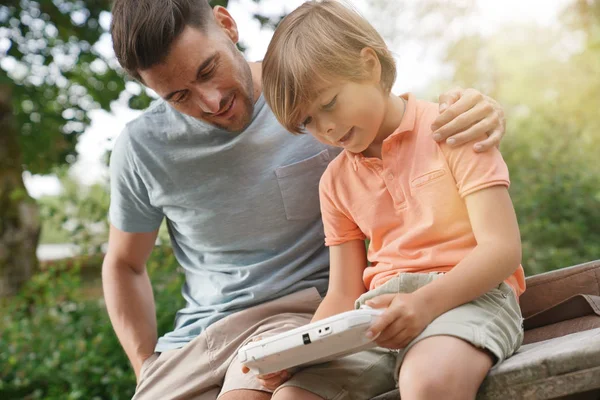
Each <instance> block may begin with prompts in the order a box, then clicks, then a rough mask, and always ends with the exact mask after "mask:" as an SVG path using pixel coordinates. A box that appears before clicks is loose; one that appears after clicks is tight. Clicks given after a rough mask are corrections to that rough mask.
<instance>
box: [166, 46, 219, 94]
mask: <svg viewBox="0 0 600 400" xmlns="http://www.w3.org/2000/svg"><path fill="white" fill-rule="evenodd" d="M217 56H218V53H214V54H212V55H211V56H209V57H208V58H207V59H206V60H204V62H203V63H202V64H200V66H199V67H198V69H197V70H196V79H199V77H200V75H201V74H202V71H203V70H204V69H205V68H206V67H207V66H208V65H209V64H210V63H211V62H213V60H214V59H215V58H217ZM180 92H183V90H176V91H174V92H171V93H169V94H168V95H166V96H165V97H164V99H165V100H166V101H169V100H171V99H172V98H173V96H175V95H176V94H177V93H180Z"/></svg>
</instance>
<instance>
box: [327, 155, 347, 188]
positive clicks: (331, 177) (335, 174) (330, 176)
mask: <svg viewBox="0 0 600 400" xmlns="http://www.w3.org/2000/svg"><path fill="white" fill-rule="evenodd" d="M353 165H354V161H353V159H352V156H351V155H350V154H348V152H347V151H345V150H343V151H342V152H340V154H338V155H337V156H336V157H335V158H334V159H333V160H332V161H331V162H330V163H329V165H328V166H327V168H326V169H325V172H324V173H323V175H322V176H321V181H320V187H321V188H324V187H332V186H333V185H334V184H335V183H337V184H343V182H344V176H345V175H346V174H349V173H351V171H352V168H353Z"/></svg>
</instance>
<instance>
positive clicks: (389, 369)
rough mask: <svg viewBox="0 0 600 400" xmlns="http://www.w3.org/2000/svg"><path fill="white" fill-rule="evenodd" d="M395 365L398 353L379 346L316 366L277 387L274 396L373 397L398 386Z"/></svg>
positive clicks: (357, 399)
mask: <svg viewBox="0 0 600 400" xmlns="http://www.w3.org/2000/svg"><path fill="white" fill-rule="evenodd" d="M395 364H396V353H393V352H390V351H389V350H387V349H382V348H376V349H373V350H367V351H362V352H360V353H356V354H352V355H350V356H346V357H343V358H340V359H337V360H334V361H330V362H327V363H323V364H319V365H313V366H310V367H307V368H305V369H302V370H300V371H298V372H297V373H296V374H294V376H292V378H291V379H290V380H288V381H287V382H285V383H284V384H282V385H281V386H280V387H279V388H277V389H276V390H275V392H274V393H273V399H274V400H287V399H301V400H317V399H325V400H331V399H335V400H350V399H352V400H366V399H370V398H372V397H375V396H378V395H380V394H382V393H386V392H389V391H390V390H393V389H394V388H395V387H396V377H395V376H394V366H395ZM301 396H303V397H301Z"/></svg>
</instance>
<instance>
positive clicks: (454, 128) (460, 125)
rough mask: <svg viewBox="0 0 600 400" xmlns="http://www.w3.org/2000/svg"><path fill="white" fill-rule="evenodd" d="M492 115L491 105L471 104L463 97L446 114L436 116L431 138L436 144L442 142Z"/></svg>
mask: <svg viewBox="0 0 600 400" xmlns="http://www.w3.org/2000/svg"><path fill="white" fill-rule="evenodd" d="M493 113H494V109H493V107H492V106H491V104H489V103H479V104H471V103H470V102H469V101H468V99H467V98H465V97H463V98H461V99H460V100H459V101H458V102H457V103H456V104H454V105H453V106H452V107H450V108H449V109H448V110H446V112H444V113H443V114H440V115H439V116H438V118H437V119H436V121H435V122H434V123H433V125H432V128H433V127H436V129H435V130H434V131H433V138H434V139H435V140H437V141H438V142H439V141H440V140H444V139H446V138H448V137H450V136H452V135H454V134H456V133H459V132H462V131H464V130H465V129H467V128H469V127H470V126H472V125H473V124H475V123H477V122H479V121H481V120H482V119H484V118H487V117H488V116H489V115H493ZM438 121H442V123H443V125H438V124H437V122H438ZM496 121H497V122H498V121H499V120H496Z"/></svg>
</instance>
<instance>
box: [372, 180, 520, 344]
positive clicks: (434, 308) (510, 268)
mask: <svg viewBox="0 0 600 400" xmlns="http://www.w3.org/2000/svg"><path fill="white" fill-rule="evenodd" d="M465 201H466V204H467V209H468V213H469V219H470V221H471V225H472V228H473V233H474V234H475V238H476V240H477V246H476V247H475V248H474V249H473V251H472V252H471V253H470V254H469V255H468V256H466V257H465V258H464V259H463V260H462V261H461V262H460V263H458V264H457V265H456V266H455V267H454V268H453V269H452V270H451V271H450V272H448V273H446V274H445V275H444V276H443V277H441V278H440V279H436V280H434V281H432V282H431V283H429V284H427V285H425V286H423V287H422V288H420V289H418V290H416V291H415V292H413V293H411V294H395V295H382V296H379V297H376V298H375V299H373V300H370V301H368V302H367V304H368V305H370V306H373V307H376V308H382V307H387V310H386V311H385V312H384V313H383V314H382V316H381V317H380V318H379V319H378V320H377V321H376V322H375V323H374V324H373V325H372V326H371V328H370V329H369V331H368V332H367V336H369V337H377V336H379V335H380V333H381V335H380V336H379V338H378V339H377V343H378V344H379V345H380V346H382V347H388V348H403V347H405V346H406V345H407V344H408V343H409V342H410V341H411V340H412V339H414V338H415V337H416V336H417V335H418V334H419V333H421V332H422V331H423V329H425V327H426V326H427V325H429V324H430V323H431V321H433V320H434V319H435V318H437V317H438V316H440V315H441V314H443V313H445V312H447V311H449V310H451V309H453V308H456V307H458V306H460V305H462V304H465V303H467V302H469V301H472V300H474V299H476V298H477V297H479V296H481V295H483V294H484V293H486V292H488V291H489V290H491V289H492V288H494V287H496V286H498V285H499V284H500V283H501V282H502V281H503V280H504V279H506V278H508V277H509V276H510V275H511V274H512V273H513V272H514V271H515V270H516V269H517V268H518V267H519V265H520V260H521V241H520V234H519V227H518V225H517V218H516V216H515V212H514V209H513V206H512V202H511V200H510V197H509V195H508V190H507V188H506V187H505V186H492V187H489V188H486V189H482V190H479V191H476V192H474V193H472V194H470V195H467V196H466V198H465Z"/></svg>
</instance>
